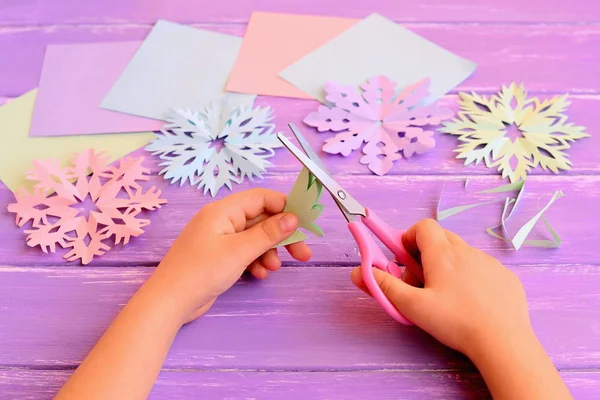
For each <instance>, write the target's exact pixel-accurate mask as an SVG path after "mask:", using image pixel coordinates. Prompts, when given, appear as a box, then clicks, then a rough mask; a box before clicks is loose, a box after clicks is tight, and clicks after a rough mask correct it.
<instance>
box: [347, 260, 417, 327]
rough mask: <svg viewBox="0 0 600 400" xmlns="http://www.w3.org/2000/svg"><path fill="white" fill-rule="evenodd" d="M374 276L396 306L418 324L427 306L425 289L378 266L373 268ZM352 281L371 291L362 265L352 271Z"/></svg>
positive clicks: (386, 295) (360, 287) (359, 286)
mask: <svg viewBox="0 0 600 400" xmlns="http://www.w3.org/2000/svg"><path fill="white" fill-rule="evenodd" d="M373 276H374V277H375V281H376V282H377V285H378V286H379V288H380V289H381V291H382V292H383V294H384V295H385V297H387V298H388V300H389V301H390V302H391V303H392V304H393V305H394V307H396V309H397V310H398V311H400V313H401V314H402V315H404V316H405V317H406V318H408V319H409V320H410V321H411V322H413V323H414V324H417V325H418V324H419V322H418V321H419V320H420V319H421V318H420V317H422V316H423V312H422V310H424V308H425V307H426V306H425V304H424V300H425V296H424V292H423V291H424V290H425V289H420V288H417V287H414V286H411V285H409V284H408V283H406V282H404V281H403V280H402V279H398V278H396V277H395V276H393V275H391V274H388V273H387V272H385V271H381V270H379V269H377V268H373ZM352 282H353V283H354V284H355V285H356V286H357V287H358V288H359V289H362V290H364V291H365V292H367V293H369V289H368V288H367V285H366V284H365V282H364V280H363V279H362V275H361V271H360V267H358V268H355V269H354V270H353V271H352ZM369 294H370V293H369Z"/></svg>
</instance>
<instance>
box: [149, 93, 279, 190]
mask: <svg viewBox="0 0 600 400" xmlns="http://www.w3.org/2000/svg"><path fill="white" fill-rule="evenodd" d="M272 119H273V116H272V114H271V109H270V108H269V107H264V108H260V107H256V108H250V107H245V106H240V107H234V106H233V105H232V104H231V103H230V102H228V101H227V98H225V99H224V100H221V101H219V102H213V103H212V104H211V105H209V106H208V107H206V108H205V109H204V110H203V111H201V112H200V111H191V110H189V109H176V110H174V112H173V113H172V115H171V117H170V118H169V119H168V124H167V125H165V126H164V127H163V129H162V131H161V132H160V133H157V135H156V138H155V140H154V141H152V143H150V144H149V145H148V146H146V150H148V151H149V152H151V153H152V154H154V155H158V156H159V157H160V159H161V160H164V161H163V162H161V163H160V164H159V165H160V166H162V167H164V168H163V169H162V170H161V171H160V174H161V175H164V176H165V179H169V180H171V183H177V182H179V185H180V186H183V185H184V184H185V183H186V182H189V184H190V185H192V186H196V185H197V186H198V189H201V188H204V193H205V194H206V192H210V194H211V196H213V197H214V196H215V195H216V194H217V193H218V191H219V189H221V187H223V186H227V187H228V188H229V189H231V184H232V182H236V183H241V182H242V181H243V180H244V178H249V179H250V180H253V179H254V177H258V178H262V173H263V172H265V171H266V168H267V167H269V166H271V165H272V164H271V162H269V161H268V160H267V159H268V158H269V157H272V156H273V155H275V151H274V149H275V148H277V147H281V146H282V144H281V143H280V142H279V140H278V139H277V136H276V135H277V133H274V132H273V131H274V129H275V125H273V124H272V123H271V120H272Z"/></svg>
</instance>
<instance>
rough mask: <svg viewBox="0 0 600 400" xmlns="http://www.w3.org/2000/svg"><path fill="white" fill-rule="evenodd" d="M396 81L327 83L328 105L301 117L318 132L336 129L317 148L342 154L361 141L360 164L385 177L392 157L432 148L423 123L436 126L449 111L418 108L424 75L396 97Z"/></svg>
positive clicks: (426, 83) (376, 79)
mask: <svg viewBox="0 0 600 400" xmlns="http://www.w3.org/2000/svg"><path fill="white" fill-rule="evenodd" d="M396 86H397V85H396V83H395V82H393V81H391V80H389V79H388V78H386V77H385V76H375V77H373V78H371V79H369V80H368V81H367V82H366V83H365V84H363V85H362V86H361V88H362V94H358V93H356V91H355V88H354V86H349V85H339V84H336V83H333V82H328V83H327V85H326V88H325V90H326V92H327V96H326V99H327V101H329V102H330V103H332V104H333V106H332V107H331V108H330V107H326V106H320V107H319V109H318V111H316V112H313V113H311V114H310V115H308V116H307V117H306V118H305V119H304V123H306V124H307V125H310V126H313V127H316V128H317V130H318V131H319V132H325V131H332V132H339V133H338V134H337V135H335V136H334V137H333V138H330V139H327V140H326V141H325V144H324V145H323V151H325V152H327V153H331V154H342V155H343V156H348V155H349V154H350V153H351V152H352V151H354V150H357V149H358V148H360V147H361V146H362V144H363V142H365V143H366V145H365V146H364V147H363V149H362V150H363V153H364V154H365V155H364V156H363V157H361V159H360V162H361V164H368V166H369V169H370V170H371V171H373V172H374V173H376V174H377V175H385V174H386V173H387V172H388V171H389V170H390V169H391V168H392V166H393V165H394V161H396V160H399V159H401V158H402V155H404V157H406V158H409V157H411V156H412V155H414V154H423V153H425V152H427V151H429V150H431V149H432V148H433V147H434V146H435V139H434V138H433V131H432V130H425V129H424V127H425V126H428V125H438V124H439V123H440V122H441V121H443V120H445V119H447V118H450V117H451V116H452V114H453V113H452V112H451V111H450V110H448V109H445V108H439V107H436V106H434V105H430V106H420V105H419V103H421V101H423V100H424V99H425V98H427V96H428V95H429V79H423V80H421V81H419V82H417V83H416V84H414V85H412V86H409V87H407V88H405V89H404V90H403V91H402V92H401V93H400V94H398V95H396V89H397V88H396Z"/></svg>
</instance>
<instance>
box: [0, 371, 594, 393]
mask: <svg viewBox="0 0 600 400" xmlns="http://www.w3.org/2000/svg"><path fill="white" fill-rule="evenodd" d="M69 375H70V372H68V371H32V370H5V371H0V393H1V394H2V396H4V398H7V399H12V398H18V399H21V400H30V399H31V400H43V399H51V398H52V396H54V394H56V392H57V391H58V389H59V388H60V386H61V385H62V384H63V383H64V382H65V381H66V380H67V378H68V377H69ZM561 376H562V378H563V380H564V381H565V383H566V384H567V386H568V387H569V389H570V390H571V393H572V394H573V396H574V397H575V398H576V399H582V400H583V399H587V400H593V399H600V373H599V372H597V371H594V372H590V371H588V372H572V371H566V372H564V371H563V372H561ZM174 398H181V399H198V398H204V399H222V398H227V399H232V400H233V399H260V400H270V399H273V400H279V399H282V398H285V399H289V400H293V399H330V400H335V399H344V400H351V399H364V398H371V399H380V400H386V399H390V400H391V399H400V398H402V399H440V400H450V399H489V398H490V394H489V392H488V390H487V388H486V387H485V383H484V382H483V380H482V379H481V377H480V376H479V374H475V373H468V372H458V373H457V372H430V371H423V372H407V371H377V372H249V371H230V372H212V371H185V372H182V371H164V372H162V373H161V374H160V376H159V377H158V380H157V381H156V384H155V386H154V389H153V391H152V393H151V394H150V397H149V399H151V400H157V399H174Z"/></svg>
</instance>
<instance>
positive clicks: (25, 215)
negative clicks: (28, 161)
mask: <svg viewBox="0 0 600 400" xmlns="http://www.w3.org/2000/svg"><path fill="white" fill-rule="evenodd" d="M143 159H144V158H143V157H139V158H123V159H121V160H120V163H119V165H118V166H109V165H108V161H109V157H107V156H105V155H103V154H101V153H94V150H92V149H89V150H86V151H84V152H82V153H79V154H77V155H75V157H74V158H73V159H72V160H71V165H70V166H68V167H66V168H62V167H61V166H60V163H59V162H58V161H57V160H48V161H34V163H33V169H32V170H30V171H29V172H27V175H26V176H27V179H28V180H31V181H35V182H37V183H36V184H35V186H34V190H33V193H29V192H28V191H27V190H26V189H24V188H21V190H20V193H18V192H17V193H15V198H16V200H17V201H16V203H12V204H9V206H8V211H10V212H12V213H15V214H16V221H15V222H16V223H17V225H18V226H20V227H22V226H23V225H25V224H27V223H28V222H30V221H31V229H29V230H26V231H25V233H26V234H27V245H29V246H31V247H35V246H40V247H41V249H42V251H43V252H44V253H48V251H50V252H51V253H54V252H55V251H56V245H57V244H58V245H60V246H61V247H63V248H70V249H71V250H70V251H69V252H68V253H67V254H66V255H65V256H64V258H66V259H67V260H69V261H74V260H77V259H81V263H82V264H84V265H86V264H89V263H90V262H91V261H92V259H93V258H94V256H100V255H103V254H104V253H106V251H108V250H110V248H111V246H109V245H108V244H107V243H105V241H106V240H107V239H109V238H111V237H112V236H114V244H115V245H116V244H119V243H121V242H123V244H127V243H128V242H129V239H130V238H131V237H132V236H134V237H137V236H139V235H141V234H142V233H143V232H144V230H143V229H142V228H143V227H145V226H146V225H148V224H149V223H150V221H149V220H147V219H141V218H138V215H139V214H140V213H141V212H142V210H155V209H157V208H159V207H160V206H161V205H162V204H165V203H166V202H167V201H166V200H165V199H161V198H160V195H161V192H160V190H158V189H156V188H155V187H151V188H150V189H149V190H148V191H146V192H144V191H143V189H142V187H141V186H140V184H139V183H138V181H147V180H148V179H149V170H148V169H146V168H144V167H143V166H142V161H143ZM88 196H89V199H90V200H91V201H92V202H93V203H94V205H95V207H96V210H94V211H90V212H89V215H88V216H87V218H86V217H85V216H84V215H82V210H81V209H80V208H78V206H81V203H83V202H84V201H86V199H87V198H88Z"/></svg>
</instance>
